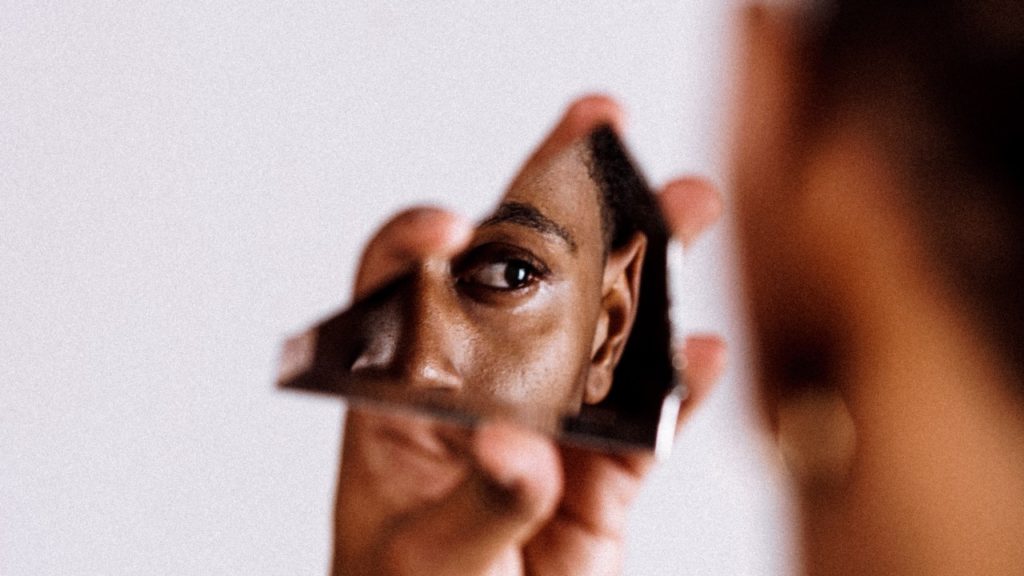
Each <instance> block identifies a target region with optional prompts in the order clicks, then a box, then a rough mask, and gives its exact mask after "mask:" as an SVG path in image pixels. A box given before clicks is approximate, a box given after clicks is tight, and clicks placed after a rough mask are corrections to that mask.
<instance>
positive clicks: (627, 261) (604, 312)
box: [583, 232, 647, 404]
mask: <svg viewBox="0 0 1024 576" xmlns="http://www.w3.org/2000/svg"><path fill="white" fill-rule="evenodd" d="M646 248H647V237H646V236H644V235H643V234H642V233H640V232H637V233H636V234H634V235H633V237H632V238H631V239H630V240H629V242H627V243H626V244H625V245H624V246H622V247H621V248H618V249H616V250H613V251H612V252H610V253H609V254H608V259H607V261H606V262H605V268H604V278H603V280H602V285H601V294H602V297H601V315H600V316H599V317H598V320H597V329H596V330H595V331H594V342H593V346H592V347H591V353H590V371H589V374H588V377H587V382H586V385H585V387H584V390H583V403H584V404H597V403H598V402H600V401H601V400H603V399H604V397H605V396H607V395H608V391H609V390H611V387H612V379H613V376H614V374H615V366H616V365H617V364H618V363H619V358H621V357H622V351H623V350H624V349H625V347H626V340H627V339H628V338H629V333H630V331H632V329H633V322H634V320H636V309H637V305H638V304H639V301H640V275H641V270H643V265H644V254H645V252H646Z"/></svg>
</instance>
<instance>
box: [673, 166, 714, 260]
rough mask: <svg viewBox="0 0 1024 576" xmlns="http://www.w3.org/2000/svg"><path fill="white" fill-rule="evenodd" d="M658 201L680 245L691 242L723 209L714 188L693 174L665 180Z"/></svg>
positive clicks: (708, 181) (710, 183) (711, 184)
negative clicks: (668, 180)
mask: <svg viewBox="0 0 1024 576" xmlns="http://www.w3.org/2000/svg"><path fill="white" fill-rule="evenodd" d="M659 202H660V204H661V209H662V213H663V214H664V215H665V219H666V220H667V221H668V224H669V226H670V227H671V229H672V231H673V234H674V235H675V236H676V237H677V238H678V239H679V240H680V241H681V242H682V243H683V245H684V246H689V245H690V244H692V243H693V241H694V240H696V239H697V237H698V236H699V235H700V234H701V232H703V231H704V230H706V229H707V228H709V227H710V226H711V225H712V224H714V223H715V222H717V221H718V220H719V219H720V218H721V217H722V213H723V212H724V211H725V204H724V201H723V199H722V195H721V193H719V191H718V187H717V186H715V185H714V184H713V183H712V182H711V181H710V180H708V179H706V178H701V177H697V176H692V177H686V178H679V179H676V180H673V181H671V182H669V183H668V184H667V185H666V186H665V187H664V188H663V189H662V192H661V194H660V195H659Z"/></svg>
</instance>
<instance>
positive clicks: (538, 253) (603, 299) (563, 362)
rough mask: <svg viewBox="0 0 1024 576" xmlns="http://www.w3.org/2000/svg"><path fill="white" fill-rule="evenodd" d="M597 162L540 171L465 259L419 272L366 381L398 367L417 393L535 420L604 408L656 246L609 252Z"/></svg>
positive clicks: (581, 157)
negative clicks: (647, 255) (645, 263)
mask: <svg viewBox="0 0 1024 576" xmlns="http://www.w3.org/2000/svg"><path fill="white" fill-rule="evenodd" d="M588 154H589V152H588V151H587V149H586V146H585V142H584V141H580V142H578V143H576V144H574V145H572V146H570V147H569V148H567V149H565V150H562V151H560V152H559V153H558V154H556V155H554V156H552V157H550V158H546V159H544V160H543V161H534V162H531V163H530V164H529V165H528V166H527V167H526V168H525V169H524V170H523V172H522V174H521V175H520V177H519V178H517V179H516V182H515V184H514V185H513V186H512V187H511V189H510V190H509V192H508V193H507V194H506V195H505V197H504V198H503V200H502V202H501V204H500V206H499V207H498V209H497V210H496V211H495V212H494V213H493V214H492V215H491V216H490V217H488V218H486V219H485V220H484V221H483V222H482V223H481V224H480V225H479V226H478V227H477V229H476V231H475V234H474V236H473V239H472V241H471V242H470V243H469V245H468V246H467V248H466V249H465V251H464V252H463V253H461V254H459V255H458V256H457V257H456V258H454V259H453V260H451V261H446V260H438V261H434V262H422V263H420V264H419V265H417V266H416V267H415V269H414V271H413V274H412V276H411V277H410V279H409V282H410V286H409V289H408V290H407V294H408V299H409V302H408V303H406V305H405V306H404V307H402V308H401V311H398V309H397V308H396V309H395V312H394V313H393V314H392V317H389V318H388V324H389V326H388V329H381V330H375V331H374V333H373V335H372V338H373V339H372V340H371V341H370V344H369V346H367V350H368V352H367V353H364V354H363V356H361V357H360V358H359V359H358V360H357V361H356V371H357V372H358V371H359V370H364V369H365V370H369V369H373V368H377V367H378V366H379V365H380V366H382V365H386V364H388V363H394V364H397V366H399V369H400V373H401V374H402V381H403V383H405V384H406V385H408V386H414V387H417V388H434V389H442V390H447V391H452V392H457V393H459V394H462V395H467V396H469V397H471V398H483V399H488V400H497V401H500V402H503V403H510V404H513V405H515V406H519V407H524V408H526V409H533V410H535V411H543V410H545V409H546V410H548V411H558V412H564V411H566V410H569V411H573V410H575V409H577V408H578V407H579V406H580V405H581V404H583V403H595V402H598V401H600V400H601V399H603V398H604V396H605V395H606V394H607V392H608V389H609V388H610V385H611V371H612V369H613V368H614V365H615V362H616V361H617V360H618V358H619V356H620V355H621V352H622V348H623V346H624V344H625V340H626V336H627V335H628V333H629V330H630V328H631V327H632V323H633V319H634V316H635V310H636V301H637V291H638V283H639V275H640V269H641V264H642V258H643V254H644V247H645V245H646V243H645V239H644V237H643V236H642V235H640V234H637V235H636V236H635V237H634V238H633V239H632V240H631V241H630V242H628V243H627V244H626V245H625V246H623V247H621V248H619V249H617V250H615V251H613V252H611V253H608V252H607V251H606V248H605V246H604V241H603V237H604V233H603V229H602V226H601V211H600V204H599V202H600V191H599V190H598V187H597V185H596V184H595V183H594V182H593V180H592V179H591V177H590V175H589V173H588V168H587V166H588V165H587V161H588V158H587V155H588Z"/></svg>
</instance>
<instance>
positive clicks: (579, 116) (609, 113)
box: [565, 93, 626, 138]
mask: <svg viewBox="0 0 1024 576" xmlns="http://www.w3.org/2000/svg"><path fill="white" fill-rule="evenodd" d="M604 124H607V125H609V126H611V127H612V129H613V130H615V131H616V132H617V133H619V134H623V133H624V131H625V128H626V113H625V111H624V110H623V109H622V106H621V105H620V104H619V103H618V102H617V101H616V100H615V99H614V98H612V97H611V96H609V95H607V94H599V93H592V94H586V95H584V96H581V97H579V98H577V99H576V100H574V101H573V102H572V104H570V105H569V108H568V110H566V112H565V127H566V130H567V132H568V133H569V134H568V135H569V136H570V137H573V138H578V137H582V136H585V135H587V134H589V133H590V132H592V131H593V130H594V129H595V128H597V127H598V126H601V125H604Z"/></svg>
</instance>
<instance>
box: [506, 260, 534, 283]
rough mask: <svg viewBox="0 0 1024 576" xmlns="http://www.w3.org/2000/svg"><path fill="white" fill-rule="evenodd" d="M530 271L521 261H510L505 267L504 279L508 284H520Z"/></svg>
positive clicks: (524, 280)
mask: <svg viewBox="0 0 1024 576" xmlns="http://www.w3.org/2000/svg"><path fill="white" fill-rule="evenodd" d="M529 276H530V272H529V270H527V269H526V266H523V265H522V264H521V263H518V262H512V263H510V264H509V265H508V266H507V267H506V268H505V281H506V282H508V285H509V286H513V287H516V286H521V285H522V284H524V283H525V282H526V280H527V279H528V278H529Z"/></svg>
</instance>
